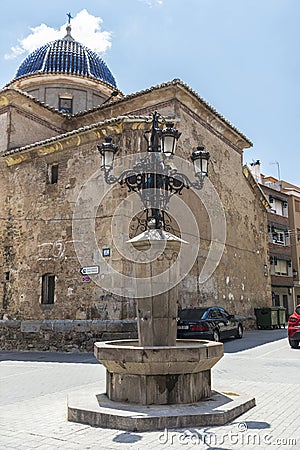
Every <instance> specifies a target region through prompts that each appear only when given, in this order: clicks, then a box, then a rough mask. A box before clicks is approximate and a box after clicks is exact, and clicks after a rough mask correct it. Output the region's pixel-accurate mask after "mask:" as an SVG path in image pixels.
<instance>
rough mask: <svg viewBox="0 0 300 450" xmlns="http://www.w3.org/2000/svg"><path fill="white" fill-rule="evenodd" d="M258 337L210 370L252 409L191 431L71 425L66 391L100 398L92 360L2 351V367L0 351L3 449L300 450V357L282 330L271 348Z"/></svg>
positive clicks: (101, 379)
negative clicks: (93, 390) (252, 401)
mask: <svg viewBox="0 0 300 450" xmlns="http://www.w3.org/2000/svg"><path fill="white" fill-rule="evenodd" d="M251 333H252V334H251ZM263 333H268V331H265V332H263V331H259V332H249V333H246V336H245V338H244V339H243V340H242V341H244V344H243V343H242V341H241V343H238V344H237V341H232V342H229V341H228V342H226V343H225V352H226V353H225V356H224V358H223V359H222V360H221V361H220V362H219V363H218V365H217V366H216V369H215V370H214V371H213V386H214V388H218V386H219V387H221V388H222V389H223V388H224V387H226V388H227V392H236V393H239V392H247V393H248V394H252V395H254V396H255V397H256V402H257V406H256V407H255V408H253V409H251V410H250V411H248V412H246V413H245V414H243V415H242V416H240V417H239V418H238V419H235V421H234V422H232V423H230V424H227V425H224V426H222V427H205V428H204V427H199V428H193V429H189V430H186V429H184V430H161V431H155V432H147V433H135V432H124V431H119V430H109V429H103V428H93V427H90V426H87V425H82V424H77V423H71V422H68V421H67V419H66V414H67V395H68V393H69V392H72V391H75V390H77V389H80V390H82V389H83V388H84V387H87V388H90V387H94V386H97V388H99V392H104V387H105V371H104V368H103V367H102V366H101V365H100V364H95V363H94V362H95V361H93V357H92V355H90V360H88V359H87V358H86V357H85V361H84V363H81V362H80V359H81V358H83V356H82V355H75V356H74V361H72V362H67V363H66V362H63V360H64V355H62V354H59V355H57V358H60V362H57V361H53V359H55V357H53V355H52V357H51V358H50V359H51V360H50V361H49V360H47V358H48V355H47V354H44V356H42V357H43V358H44V360H43V361H37V360H38V355H39V357H41V356H40V355H42V354H36V357H35V354H33V353H31V355H32V356H31V360H30V358H29V356H28V355H29V354H26V355H25V356H23V355H24V354H22V353H14V354H11V355H10V354H8V353H7V352H6V354H5V355H4V357H2V361H1V352H0V361H1V362H0V383H1V384H0V398H1V402H0V449H1V450H9V449H24V450H25V449H26V450H27V449H28V450H29V449H30V450H33V449H42V450H48V449H70V450H71V449H72V450H74V449H81V450H84V449H86V450H88V449H91V450H92V449H93V450H94V449H95V450H102V449H103V450H110V449H135V450H140V449H146V448H147V450H148V449H149V450H151V449H153V450H154V449H155V450H156V449H161V450H167V449H183V450H184V449H214V450H216V449H218V450H221V449H223V450H235V449H247V450H248V449H249V450H257V449H263V450H265V449H268V448H270V449H286V450H293V449H295V450H296V449H300V415H299V414H298V405H299V403H300V389H299V384H300V350H292V349H290V348H289V346H288V344H287V341H286V335H285V333H284V332H283V330H277V331H276V330H271V331H270V342H267V343H265V342H264V343H263V344H259V336H260V334H261V336H262V337H263V338H264V340H265V335H264V334H263ZM246 339H248V340H246ZM272 339H273V340H272ZM251 342H252V343H253V344H252V346H251V345H250V344H251ZM237 345H239V346H240V347H237ZM247 346H248V347H249V348H247ZM26 358H27V360H25V361H24V359H26ZM22 359H23V360H22ZM28 359H29V360H28ZM35 359H36V360H35ZM48 359H49V358H48Z"/></svg>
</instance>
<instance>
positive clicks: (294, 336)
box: [288, 305, 300, 348]
mask: <svg viewBox="0 0 300 450" xmlns="http://www.w3.org/2000/svg"><path fill="white" fill-rule="evenodd" d="M288 337H289V343H290V346H291V347H292V348H298V346H299V342H300V305H298V306H297V307H296V309H295V311H294V313H293V314H292V315H291V316H290V317H289V321H288Z"/></svg>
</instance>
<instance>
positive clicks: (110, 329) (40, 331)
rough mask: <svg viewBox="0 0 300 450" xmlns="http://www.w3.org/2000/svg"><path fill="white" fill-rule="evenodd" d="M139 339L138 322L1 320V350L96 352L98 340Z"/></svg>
mask: <svg viewBox="0 0 300 450" xmlns="http://www.w3.org/2000/svg"><path fill="white" fill-rule="evenodd" d="M136 338H137V325H136V321H135V320H23V321H21V320H0V350H39V351H63V352H76V351H88V352H92V351H93V347H94V343H95V342H97V341H107V340H115V339H136Z"/></svg>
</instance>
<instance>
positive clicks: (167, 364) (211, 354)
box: [94, 339, 224, 375]
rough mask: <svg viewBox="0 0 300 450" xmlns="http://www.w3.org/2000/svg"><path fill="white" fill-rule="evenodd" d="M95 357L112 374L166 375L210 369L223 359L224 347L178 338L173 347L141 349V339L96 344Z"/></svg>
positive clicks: (212, 343) (217, 344)
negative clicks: (139, 340)
mask: <svg viewBox="0 0 300 450" xmlns="http://www.w3.org/2000/svg"><path fill="white" fill-rule="evenodd" d="M94 353H95V357H96V358H97V359H98V360H99V361H100V362H101V363H102V364H103V365H104V366H105V367H106V369H107V370H108V371H109V372H111V373H131V374H139V375H163V374H181V373H196V372H202V371H204V370H208V369H210V368H211V367H213V366H214V365H215V364H216V362H218V361H219V359H220V358H222V356H223V354H224V349H223V344H221V343H219V342H211V341H204V340H201V341H200V340H188V339H181V340H180V339H177V341H176V346H172V347H161V346H160V347H140V346H139V342H138V340H132V339H130V340H122V341H106V342H96V343H95V347H94Z"/></svg>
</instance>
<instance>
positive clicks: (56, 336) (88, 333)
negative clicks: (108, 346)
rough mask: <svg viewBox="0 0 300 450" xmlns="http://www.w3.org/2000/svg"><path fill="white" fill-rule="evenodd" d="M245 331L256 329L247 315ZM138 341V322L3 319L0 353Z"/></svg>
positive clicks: (87, 348) (82, 348)
mask: <svg viewBox="0 0 300 450" xmlns="http://www.w3.org/2000/svg"><path fill="white" fill-rule="evenodd" d="M241 319H242V320H243V326H244V329H245V330H251V329H254V328H256V319H255V316H244V317H243V318H241ZM116 339H137V323H136V320H0V351H3V350H35V351H60V352H84V351H87V352H93V348H94V343H95V342H98V341H107V340H116Z"/></svg>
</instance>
